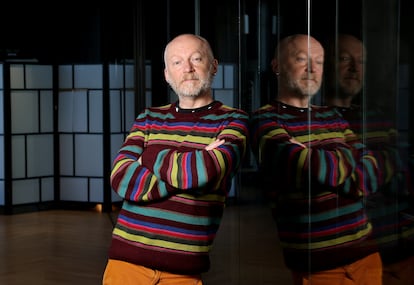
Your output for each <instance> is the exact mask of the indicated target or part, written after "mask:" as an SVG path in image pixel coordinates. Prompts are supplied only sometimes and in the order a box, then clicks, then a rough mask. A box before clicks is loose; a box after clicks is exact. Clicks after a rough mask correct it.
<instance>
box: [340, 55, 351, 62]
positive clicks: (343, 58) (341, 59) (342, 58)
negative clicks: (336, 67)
mask: <svg viewBox="0 0 414 285" xmlns="http://www.w3.org/2000/svg"><path fill="white" fill-rule="evenodd" d="M350 60H351V58H350V57H347V56H341V57H340V58H339V61H341V62H348V61H350Z"/></svg>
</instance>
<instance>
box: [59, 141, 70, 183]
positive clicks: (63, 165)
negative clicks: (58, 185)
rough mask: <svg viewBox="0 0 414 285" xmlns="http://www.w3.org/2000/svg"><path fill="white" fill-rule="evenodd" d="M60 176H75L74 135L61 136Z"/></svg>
mask: <svg viewBox="0 0 414 285" xmlns="http://www.w3.org/2000/svg"><path fill="white" fill-rule="evenodd" d="M59 141H60V149H59V156H60V175H73V135H60V136H59Z"/></svg>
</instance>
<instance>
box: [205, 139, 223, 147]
mask: <svg viewBox="0 0 414 285" xmlns="http://www.w3.org/2000/svg"><path fill="white" fill-rule="evenodd" d="M224 142H225V140H223V139H216V140H215V141H213V142H212V143H211V144H209V145H208V146H206V147H205V148H204V149H205V150H212V149H215V148H216V147H218V146H220V145H222V144H223V143H224Z"/></svg>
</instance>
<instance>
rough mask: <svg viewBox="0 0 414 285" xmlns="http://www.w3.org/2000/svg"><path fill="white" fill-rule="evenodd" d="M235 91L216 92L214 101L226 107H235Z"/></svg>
mask: <svg viewBox="0 0 414 285" xmlns="http://www.w3.org/2000/svg"><path fill="white" fill-rule="evenodd" d="M233 97H234V92H233V90H214V99H216V100H218V101H221V102H222V103H223V104H224V105H227V106H230V107H234V100H233Z"/></svg>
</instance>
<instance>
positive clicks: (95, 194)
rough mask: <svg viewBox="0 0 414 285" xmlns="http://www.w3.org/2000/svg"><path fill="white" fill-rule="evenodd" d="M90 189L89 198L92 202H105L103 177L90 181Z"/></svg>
mask: <svg viewBox="0 0 414 285" xmlns="http://www.w3.org/2000/svg"><path fill="white" fill-rule="evenodd" d="M89 184H90V191H89V200H90V202H98V203H103V192H104V191H103V187H104V183H103V179H91V180H90V181H89Z"/></svg>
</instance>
